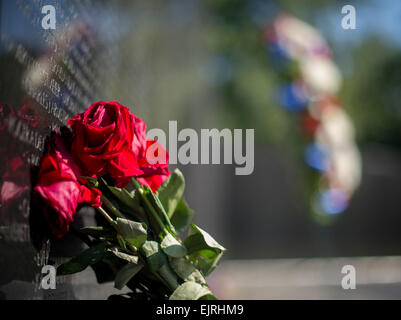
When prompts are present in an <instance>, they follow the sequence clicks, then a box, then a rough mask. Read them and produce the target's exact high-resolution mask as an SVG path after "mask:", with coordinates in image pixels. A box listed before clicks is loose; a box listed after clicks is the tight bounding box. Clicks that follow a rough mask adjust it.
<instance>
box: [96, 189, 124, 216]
mask: <svg viewBox="0 0 401 320" xmlns="http://www.w3.org/2000/svg"><path fill="white" fill-rule="evenodd" d="M100 199H101V200H102V202H103V204H104V205H105V206H106V208H107V209H109V210H110V211H111V212H112V213H113V214H114V215H115V216H116V217H118V218H125V217H124V215H123V214H122V213H121V212H120V210H118V209H117V208H116V207H115V206H114V204H112V203H111V201H110V200H109V199H107V198H106V196H105V195H104V194H102V196H101V198H100Z"/></svg>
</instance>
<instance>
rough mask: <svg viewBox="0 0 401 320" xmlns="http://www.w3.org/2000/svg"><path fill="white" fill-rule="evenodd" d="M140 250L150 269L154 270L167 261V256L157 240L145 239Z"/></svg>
mask: <svg viewBox="0 0 401 320" xmlns="http://www.w3.org/2000/svg"><path fill="white" fill-rule="evenodd" d="M141 250H142V252H143V253H144V255H145V257H146V260H147V262H148V266H149V269H150V271H152V272H155V271H157V270H159V269H160V268H161V267H162V266H163V265H165V264H166V263H167V257H166V255H165V254H164V253H163V251H162V250H161V247H160V244H159V243H158V242H156V241H146V242H145V243H144V244H143V246H142V248H141Z"/></svg>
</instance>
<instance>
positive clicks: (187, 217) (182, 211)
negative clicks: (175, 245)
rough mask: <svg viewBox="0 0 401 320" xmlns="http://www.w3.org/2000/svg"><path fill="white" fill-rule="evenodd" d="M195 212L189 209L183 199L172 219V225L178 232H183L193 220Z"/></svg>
mask: <svg viewBox="0 0 401 320" xmlns="http://www.w3.org/2000/svg"><path fill="white" fill-rule="evenodd" d="M193 215H194V211H193V210H192V209H190V208H188V205H187V203H186V201H185V200H184V198H181V199H180V201H179V202H178V205H177V207H176V208H175V211H174V213H173V216H172V217H171V223H172V224H173V225H174V227H175V229H176V231H177V232H182V231H184V229H185V228H186V227H187V226H188V224H189V223H190V222H191V220H192V216H193Z"/></svg>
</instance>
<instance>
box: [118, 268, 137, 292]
mask: <svg viewBox="0 0 401 320" xmlns="http://www.w3.org/2000/svg"><path fill="white" fill-rule="evenodd" d="M142 268H143V264H142V263H136V264H135V263H128V264H126V265H125V266H124V267H122V268H121V270H120V271H118V272H117V274H116V279H115V281H114V287H115V288H117V289H120V290H121V289H122V288H124V286H125V285H126V284H127V283H128V281H130V280H131V278H132V277H133V276H134V275H136V274H137V273H138V272H139V271H140V270H141V269H142Z"/></svg>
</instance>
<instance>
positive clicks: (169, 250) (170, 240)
mask: <svg viewBox="0 0 401 320" xmlns="http://www.w3.org/2000/svg"><path fill="white" fill-rule="evenodd" d="M160 246H161V248H162V249H163V251H164V253H165V254H167V255H168V256H170V257H174V258H181V257H183V256H185V255H186V254H187V248H186V247H185V246H183V245H182V244H181V243H179V242H178V240H177V239H176V238H174V237H173V236H172V235H171V234H170V233H168V234H167V235H166V236H165V237H164V239H163V241H162V243H161V244H160Z"/></svg>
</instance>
